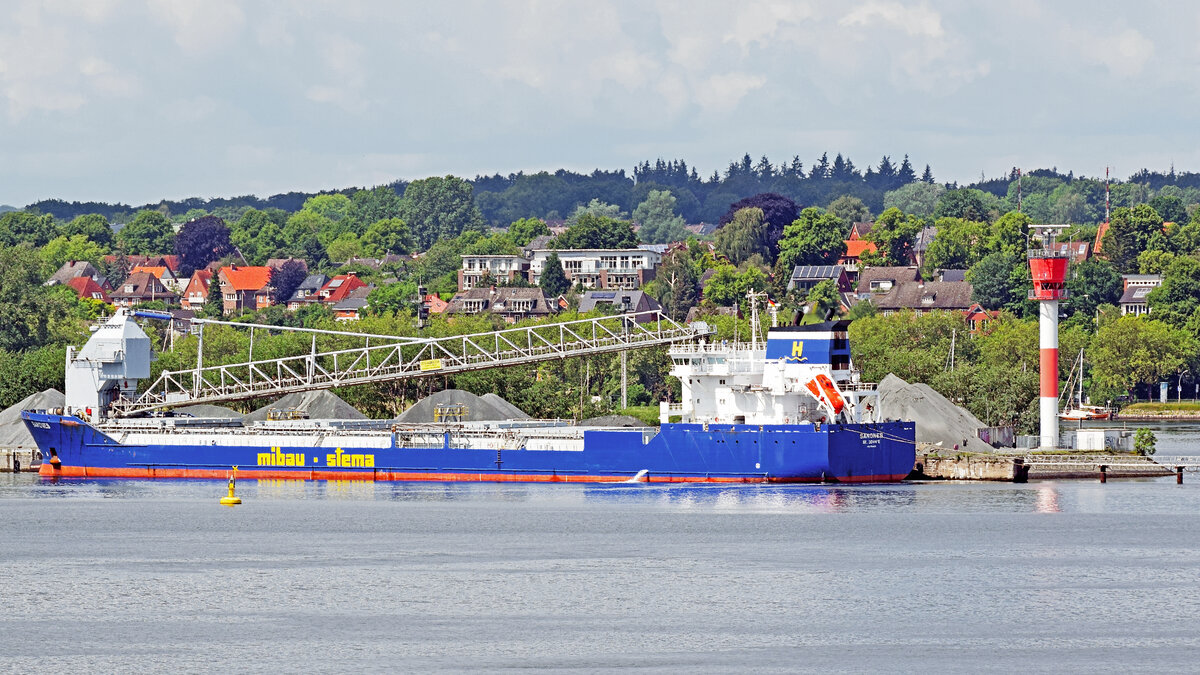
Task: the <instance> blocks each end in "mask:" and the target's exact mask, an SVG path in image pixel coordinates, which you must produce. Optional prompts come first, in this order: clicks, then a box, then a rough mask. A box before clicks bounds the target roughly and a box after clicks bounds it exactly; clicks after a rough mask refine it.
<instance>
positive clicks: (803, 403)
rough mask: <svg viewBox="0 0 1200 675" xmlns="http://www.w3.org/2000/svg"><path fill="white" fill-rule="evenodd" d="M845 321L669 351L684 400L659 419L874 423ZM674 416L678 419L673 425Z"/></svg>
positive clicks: (870, 392) (869, 392)
mask: <svg viewBox="0 0 1200 675" xmlns="http://www.w3.org/2000/svg"><path fill="white" fill-rule="evenodd" d="M848 325H849V322H848V321H830V322H826V323H823V324H815V325H810V326H793V327H785V328H772V329H770V331H769V332H768V334H767V340H766V343H765V344H764V343H763V342H758V341H755V342H752V343H733V342H729V341H722V342H706V341H703V340H702V341H700V342H699V343H695V344H680V345H674V346H672V347H671V349H670V351H669V352H668V354H669V355H670V357H671V362H672V365H671V375H674V376H675V377H677V378H679V382H680V385H681V388H682V396H681V398H682V400H681V401H680V402H679V403H667V402H664V403H662V404H660V406H659V416H660V419H661V421H662V422H669V421H681V422H690V423H706V422H711V423H721V424H725V423H730V424H798V423H814V422H816V423H820V422H830V423H832V422H856V423H861V422H877V421H881V420H880V419H879V417H878V416H877V415H876V410H877V409H878V405H877V404H876V402H877V398H878V394H877V392H876V390H875V386H874V385H873V384H864V383H862V382H860V381H859V376H858V372H857V371H856V370H854V369H853V367H852V364H851V362H850V345H849V341H848V340H847V337H846V328H847V326H848ZM675 418H678V419H677V420H676V419H675Z"/></svg>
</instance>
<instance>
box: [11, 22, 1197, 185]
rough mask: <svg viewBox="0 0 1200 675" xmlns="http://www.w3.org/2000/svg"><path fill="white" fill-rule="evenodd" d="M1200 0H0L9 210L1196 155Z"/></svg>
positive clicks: (1193, 165) (1118, 172)
mask: <svg viewBox="0 0 1200 675" xmlns="http://www.w3.org/2000/svg"><path fill="white" fill-rule="evenodd" d="M1198 35H1200V3H1188V2H1177V3H1165V2H1164V3H1159V2H1140V3H1130V2H1095V1H1061V2H1033V1H1031V0H1009V1H1007V2H986V3H985V2H975V3H965V2H957V1H949V0H948V1H937V0H935V1H925V2H904V1H899V0H843V1H840V2H803V1H798V2H773V1H772V2H757V1H754V0H745V1H741V2H736V3H734V2H728V1H724V2H712V3H706V2H696V1H680V2H676V1H673V0H662V1H657V0H641V1H639V2H618V1H608V0H587V1H583V0H580V1H566V0H562V1H555V2H528V1H522V2H515V1H514V2H503V1H492V2H459V1H456V0H439V1H438V2H427V1H425V2H401V1H397V0H386V1H378V2H376V1H372V0H328V1H325V0H289V1H288V2H250V1H238V0H170V1H167V0H5V1H4V2H3V4H2V5H0V204H11V205H16V206H22V205H25V204H29V203H32V202H34V201H37V200H40V199H49V198H60V199H67V200H80V201H86V200H96V201H106V202H118V201H119V202H124V203H128V204H133V205H139V204H145V203H154V202H157V201H159V200H161V199H179V198H184V197H221V196H235V195H244V194H257V195H259V196H268V195H271V194H275V193H279V192H287V191H292V190H299V191H316V190H319V189H327V188H342V187H350V186H364V187H365V186H373V185H379V184H384V183H388V182H391V181H394V180H396V179H406V180H412V179H417V178H423V177H426V176H431V175H445V174H455V175H460V176H464V177H473V176H475V175H477V174H491V173H496V172H499V173H503V174H508V173H512V172H516V171H525V172H532V171H539V170H551V171H552V170H555V169H558V168H566V169H571V170H577V171H591V170H592V169H595V168H602V169H610V170H611V169H622V168H623V169H625V170H626V171H630V172H631V171H632V168H633V166H634V165H635V164H637V163H638V162H640V161H642V160H646V159H649V160H653V159H655V158H658V157H662V158H664V159H672V158H682V159H684V160H686V161H687V162H688V163H689V164H690V165H692V166H695V167H697V169H698V170H699V171H700V172H701V173H702V174H703V175H705V176H708V175H710V174H711V173H712V171H713V170H723V169H724V168H725V167H726V166H727V165H728V163H729V161H730V160H732V159H735V158H740V157H741V156H742V154H744V153H747V152H749V153H750V154H751V155H752V156H753V157H754V158H755V160H756V161H757V159H758V158H759V157H760V156H762V155H764V154H765V155H767V156H768V157H770V159H771V160H772V161H773V162H774V163H776V164H779V163H781V162H784V161H788V160H790V159H791V157H792V156H793V155H799V156H800V158H801V160H802V161H804V163H805V166H810V165H811V164H812V163H813V161H814V160H815V159H816V158H818V157H819V156H820V155H821V153H822V152H825V151H828V152H829V153H830V157H833V155H834V154H836V153H838V152H841V153H843V154H846V155H848V156H849V157H850V158H851V159H852V160H853V161H854V162H855V164H856V165H857V166H858V167H859V168H860V169H861V168H865V167H866V165H868V164H878V162H879V159H880V157H881V156H883V155H889V156H891V157H892V158H893V159H894V160H899V158H901V157H902V156H903V155H904V154H908V155H909V156H910V157H911V159H912V162H913V163H914V165H916V167H917V170H918V172H919V171H920V170H921V169H922V168H923V167H924V165H925V164H930V165H931V166H932V167H933V171H934V175H935V177H936V178H937V179H938V180H939V181H951V180H954V181H959V182H971V181H975V180H978V179H979V178H980V177H981V176H988V177H995V176H1000V175H1002V174H1005V173H1007V171H1008V170H1009V169H1010V168H1011V167H1014V166H1020V167H1023V168H1025V169H1032V168H1039V167H1044V168H1049V167H1057V168H1059V169H1061V170H1063V171H1066V170H1068V169H1070V170H1073V171H1074V172H1075V173H1076V174H1077V175H1089V176H1101V175H1103V173H1104V171H1105V167H1106V166H1111V167H1113V171H1114V175H1115V176H1119V177H1127V176H1128V175H1130V174H1131V173H1133V172H1134V171H1136V170H1138V169H1140V168H1142V167H1148V168H1151V169H1153V170H1163V171H1165V170H1167V169H1168V168H1170V167H1171V166H1172V165H1174V166H1175V167H1176V169H1177V170H1179V171H1184V170H1190V171H1200V124H1198V123H1197V116H1196V114H1195V112H1194V111H1196V110H1198V109H1200V106H1198V105H1197V104H1198V103H1200V101H1198V100H1197V99H1198V97H1200V88H1198V87H1197V86H1196V83H1197V82H1200V39H1197V36H1198Z"/></svg>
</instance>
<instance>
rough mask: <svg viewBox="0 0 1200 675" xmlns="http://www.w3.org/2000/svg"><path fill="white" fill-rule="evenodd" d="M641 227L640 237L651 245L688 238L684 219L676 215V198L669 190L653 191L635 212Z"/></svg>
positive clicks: (635, 217)
mask: <svg viewBox="0 0 1200 675" xmlns="http://www.w3.org/2000/svg"><path fill="white" fill-rule="evenodd" d="M633 220H634V221H635V222H637V223H639V224H640V225H641V229H640V230H638V236H639V237H641V239H642V241H644V242H647V243H650V244H666V243H669V242H672V241H680V240H682V239H686V238H687V234H688V232H687V230H686V229H684V227H683V226H684V222H683V217H682V216H678V215H676V214H675V196H674V195H672V194H671V192H670V191H669V190H651V191H650V193H649V194H648V195H646V201H644V202H642V203H641V204H638V207H637V208H636V209H634V211H633Z"/></svg>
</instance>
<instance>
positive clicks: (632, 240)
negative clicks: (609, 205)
mask: <svg viewBox="0 0 1200 675" xmlns="http://www.w3.org/2000/svg"><path fill="white" fill-rule="evenodd" d="M634 246H637V235H636V234H634V232H633V225H631V224H630V223H629V222H627V221H621V220H613V219H611V218H608V217H606V216H598V215H595V214H592V213H583V214H581V215H580V216H579V218H578V219H577V220H576V222H575V224H574V225H572V226H571V227H569V228H567V231H566V232H563V233H562V234H560V235H558V237H557V238H556V239H555V241H554V247H555V248H560V249H580V248H633V247H634Z"/></svg>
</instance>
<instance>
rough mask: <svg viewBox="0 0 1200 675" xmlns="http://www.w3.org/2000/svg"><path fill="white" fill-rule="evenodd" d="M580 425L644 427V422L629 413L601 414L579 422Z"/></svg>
mask: <svg viewBox="0 0 1200 675" xmlns="http://www.w3.org/2000/svg"><path fill="white" fill-rule="evenodd" d="M579 426H581V427H644V426H646V423H645V422H643V421H641V420H639V419H638V418H636V417H633V416H631V415H602V416H600V417H591V418H588V419H586V420H584V421H582V422H580V423H579Z"/></svg>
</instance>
